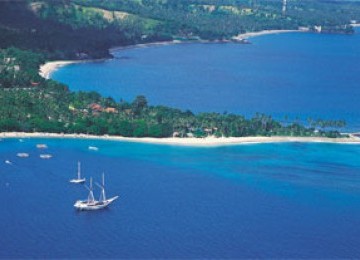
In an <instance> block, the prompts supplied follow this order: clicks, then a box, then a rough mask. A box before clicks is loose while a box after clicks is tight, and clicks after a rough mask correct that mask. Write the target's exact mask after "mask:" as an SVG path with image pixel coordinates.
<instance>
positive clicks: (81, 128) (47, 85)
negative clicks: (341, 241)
mask: <svg viewBox="0 0 360 260" xmlns="http://www.w3.org/2000/svg"><path fill="white" fill-rule="evenodd" d="M281 3H282V1H279V0H266V1H265V0H217V1H215V0H189V1H180V0H122V1H110V0H103V1H97V0H58V1H50V0H41V1H33V0H28V1H0V131H26V132H34V131H41V132H55V133H89V134H97V135H102V134H109V135H123V136H134V137H143V136H153V137H169V136H179V137H191V136H195V137H204V136H208V135H214V136H256V135H262V136H270V135H286V136H329V137H338V136H340V134H339V132H338V131H337V130H336V129H339V128H341V127H344V126H345V122H344V121H341V120H338V121H331V120H330V121H325V120H320V119H310V118H309V120H308V122H307V127H305V126H304V125H301V124H300V123H299V122H297V121H294V122H288V121H286V122H282V123H280V122H277V121H275V120H273V119H272V118H271V116H268V115H264V114H256V115H255V116H254V117H253V118H251V119H247V118H245V117H243V116H241V115H234V114H227V113H223V114H219V113H200V114H196V115H195V114H193V113H192V112H191V111H181V110H178V109H174V108H169V107H164V106H150V105H149V104H148V102H147V100H146V97H144V96H138V97H137V98H136V99H135V100H134V101H132V102H126V101H120V102H118V101H115V100H114V99H113V98H111V97H102V96H101V95H100V94H98V93H95V92H72V91H70V90H69V89H68V87H67V86H65V85H63V84H60V83H58V82H55V81H53V80H46V79H44V78H42V77H40V76H39V74H38V72H39V66H40V65H41V64H43V63H44V62H46V61H48V60H53V59H89V58H106V57H110V54H109V51H108V49H109V48H110V47H112V46H119V45H129V44H135V43H146V42H153V41H166V40H173V39H180V40H197V39H208V40H213V39H217V40H219V39H220V40H221V39H230V38H231V37H233V36H235V35H237V34H239V33H243V32H247V31H256V30H262V29H297V28H298V27H299V26H307V27H308V28H310V29H311V28H312V26H315V25H321V26H323V28H326V29H325V32H337V33H339V32H340V33H351V26H348V24H349V23H350V21H351V20H360V3H356V2H342V3H341V4H340V3H339V2H337V1H334V2H333V1H320V0H314V1H301V0H288V1H287V3H288V4H287V6H286V11H285V12H284V10H283V7H282V5H281ZM170 84H171V83H170ZM325 130H327V131H325Z"/></svg>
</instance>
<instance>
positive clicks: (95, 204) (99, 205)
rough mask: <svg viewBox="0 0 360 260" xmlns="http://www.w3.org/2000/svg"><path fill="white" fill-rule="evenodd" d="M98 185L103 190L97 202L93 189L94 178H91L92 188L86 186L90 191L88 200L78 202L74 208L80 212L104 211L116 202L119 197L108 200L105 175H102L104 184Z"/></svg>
mask: <svg viewBox="0 0 360 260" xmlns="http://www.w3.org/2000/svg"><path fill="white" fill-rule="evenodd" d="M96 185H97V186H99V187H100V189H101V193H100V199H99V200H95V198H94V193H93V187H92V178H90V186H89V187H87V186H85V187H86V188H87V189H88V190H89V196H88V198H87V200H78V201H76V202H75V204H74V207H75V208H76V209H78V210H99V209H104V208H106V207H107V206H109V205H110V204H111V203H112V202H113V201H114V200H116V199H117V198H119V196H115V197H112V198H110V199H106V196H105V180H104V174H103V175H102V184H98V183H96Z"/></svg>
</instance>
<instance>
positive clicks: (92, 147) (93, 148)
mask: <svg viewBox="0 0 360 260" xmlns="http://www.w3.org/2000/svg"><path fill="white" fill-rule="evenodd" d="M88 148H89V150H92V151H97V150H99V148H97V147H96V146H89V147H88Z"/></svg>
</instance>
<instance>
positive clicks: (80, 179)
mask: <svg viewBox="0 0 360 260" xmlns="http://www.w3.org/2000/svg"><path fill="white" fill-rule="evenodd" d="M85 180H86V179H85V178H81V164H80V162H78V171H77V179H71V180H70V182H71V183H76V184H80V183H84V182H85Z"/></svg>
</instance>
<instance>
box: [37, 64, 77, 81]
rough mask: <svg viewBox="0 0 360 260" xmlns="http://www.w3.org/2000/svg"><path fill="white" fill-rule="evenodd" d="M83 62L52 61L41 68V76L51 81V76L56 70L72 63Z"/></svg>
mask: <svg viewBox="0 0 360 260" xmlns="http://www.w3.org/2000/svg"><path fill="white" fill-rule="evenodd" d="M79 62H82V61H76V60H67V61H50V62H46V63H45V64H43V65H41V66H40V72H39V74H40V76H42V77H43V78H45V79H49V78H50V76H51V73H53V72H54V71H55V70H57V69H58V68H60V67H63V66H66V65H69V64H72V63H79Z"/></svg>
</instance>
